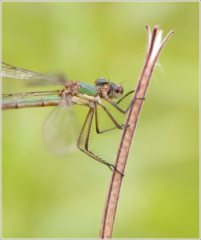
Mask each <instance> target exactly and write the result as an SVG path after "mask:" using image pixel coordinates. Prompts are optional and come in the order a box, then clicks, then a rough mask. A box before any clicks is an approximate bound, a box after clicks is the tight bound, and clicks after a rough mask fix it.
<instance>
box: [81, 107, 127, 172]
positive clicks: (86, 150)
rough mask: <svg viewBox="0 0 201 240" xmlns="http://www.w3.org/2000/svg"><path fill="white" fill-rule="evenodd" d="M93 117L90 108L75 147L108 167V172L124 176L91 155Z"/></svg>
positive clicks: (111, 165) (108, 164) (110, 165)
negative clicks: (83, 137)
mask: <svg viewBox="0 0 201 240" xmlns="http://www.w3.org/2000/svg"><path fill="white" fill-rule="evenodd" d="M93 115H94V109H93V108H90V110H89V112H88V114H87V117H86V119H85V122H84V124H83V127H82V129H81V132H80V135H79V138H78V141H77V147H78V148H79V149H80V150H81V151H82V152H84V153H85V154H87V155H88V156H89V157H91V158H93V159H95V160H96V161H98V162H100V163H102V164H104V165H106V166H108V167H109V169H110V170H112V169H114V170H115V171H117V172H119V173H120V174H121V175H122V176H124V175H123V174H122V173H121V172H120V171H119V170H117V169H116V167H115V166H114V165H113V164H111V163H108V162H106V161H104V160H103V159H101V158H100V157H98V156H97V155H95V154H94V153H92V152H91V151H90V150H89V137H90V131H91V126H92V120H93ZM88 121H89V123H88ZM87 123H88V126H87ZM87 127H88V128H87ZM85 128H87V133H86V137H85V142H84V148H82V147H81V141H82V136H83V133H84V130H85Z"/></svg>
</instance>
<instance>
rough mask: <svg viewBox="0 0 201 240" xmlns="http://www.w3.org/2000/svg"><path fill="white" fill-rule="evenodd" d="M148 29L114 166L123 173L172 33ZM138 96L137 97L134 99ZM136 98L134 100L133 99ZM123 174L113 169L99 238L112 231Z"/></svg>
mask: <svg viewBox="0 0 201 240" xmlns="http://www.w3.org/2000/svg"><path fill="white" fill-rule="evenodd" d="M146 28H147V31H148V45H147V53H146V59H145V63H144V67H143V70H142V74H141V76H140V79H139V81H138V85H137V88H136V91H135V94H134V96H133V104H132V106H131V109H130V111H129V114H128V117H127V122H126V126H128V125H129V127H127V128H125V129H124V131H123V134H122V138H121V142H120V145H119V149H118V153H117V157H116V162H115V167H116V169H118V171H120V172H122V173H124V171H125V166H126V162H127V158H128V154H129V150H130V147H131V143H132V139H133V135H134V132H135V129H136V125H137V120H138V117H139V114H140V110H141V107H142V104H143V99H144V98H145V94H146V91H147V87H148V85H149V81H150V77H151V75H152V72H153V69H154V66H155V63H156V60H157V58H158V56H159V53H160V51H161V49H162V48H163V46H164V45H165V43H166V41H167V40H168V38H169V37H170V35H171V34H172V33H173V31H170V32H169V33H168V34H167V36H166V37H165V38H164V40H163V41H161V39H162V30H159V29H158V26H155V27H154V29H153V32H152V34H151V31H150V27H149V26H146ZM136 98H138V99H136ZM134 99H136V100H134ZM122 180H123V176H122V175H121V174H119V172H117V171H113V174H112V178H111V181H110V185H109V191H108V195H107V199H106V203H105V208H104V212H103V218H102V222H101V228H100V232H99V238H111V237H112V232H113V225H114V220H115V214H116V209H117V204H118V199H119V194H120V188H121V184H122Z"/></svg>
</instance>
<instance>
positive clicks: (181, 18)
mask: <svg viewBox="0 0 201 240" xmlns="http://www.w3.org/2000/svg"><path fill="white" fill-rule="evenodd" d="M145 25H150V26H151V27H152V28H153V27H154V26H155V25H160V27H161V29H163V30H164V36H165V35H166V34H167V33H168V32H169V31H170V30H172V29H173V30H175V34H174V35H173V36H172V37H171V38H170V40H169V41H168V43H167V44H166V46H165V48H164V49H163V51H162V53H161V55H160V57H159V61H158V64H157V66H156V67H155V70H154V73H153V76H152V79H151V82H150V86H149V89H148V93H147V95H146V100H145V102H144V104H143V108H142V111H141V115H140V118H139V122H138V126H137V131H136V132H135V136H134V141H133V145H132V149H131V151H130V155H129V159H128V163H127V167H126V176H125V178H124V181H123V185H122V189H121V195H120V199H119V205H118V209H117V215H116V221H115V226H114V234H113V237H114V238H198V236H199V225H198V224H199V211H198V210H199V205H198V202H199V184H198V181H199V170H198V166H199V103H198V102H199V3H198V2H161V3H160V2H151V3H149V2H142V3H140V2H125V3H123V2H88V3H87V2H85V3H84V2H60V3H59V2H58V3H57V2H47V3H45V2H44V3H42V2H36V3H33V2H32V3H31V2H26V3H25V2H24V3H23V2H18V3H12V2H7V3H6V2H4V3H2V60H3V61H4V62H6V63H9V64H11V65H14V66H17V67H22V68H25V69H29V70H33V71H36V72H44V73H46V72H56V73H57V72H61V73H64V74H65V75H66V76H67V77H68V79H70V80H80V81H83V82H86V83H88V84H93V83H94V81H95V79H96V78H98V77H101V76H103V77H105V78H107V79H108V78H109V79H110V80H111V81H114V82H116V83H119V82H122V81H125V82H124V83H123V85H124V88H125V92H126V91H129V90H131V89H134V88H135V87H136V85H137V81H138V79H139V76H140V73H141V70H142V66H143V63H144V58H145V50H146V43H147V33H146V29H145ZM56 88H57V87H56ZM47 89H49V88H47V87H40V88H39V87H37V88H36V90H47ZM51 89H52V86H51ZM34 90H35V88H33V87H27V86H26V85H25V84H24V83H23V82H22V81H20V80H19V81H18V80H10V79H3V81H2V92H3V93H14V92H23V91H34ZM52 110H53V107H49V108H34V109H19V110H7V111H4V112H2V210H3V211H2V234H3V235H2V236H3V237H4V238H96V237H97V236H98V231H99V226H100V222H101V217H102V211H103V208H104V204H105V199H106V194H107V190H108V186H109V181H110V177H111V172H110V171H109V169H108V168H107V167H105V166H104V165H101V164H99V163H97V162H96V161H93V160H92V159H91V158H89V157H88V156H86V155H84V154H83V153H81V152H80V151H78V150H77V151H76V152H74V153H71V154H69V155H68V156H65V157H57V156H54V155H52V154H51V153H50V152H49V151H48V150H47V149H46V148H45V145H44V143H43V140H42V137H41V132H42V127H43V124H44V122H45V120H46V119H47V117H48V115H49V113H50V112H51V111H52ZM75 111H76V114H77V116H78V119H79V122H80V128H81V124H82V122H83V121H84V119H85V116H86V114H87V108H86V107H80V106H76V107H75ZM64 127H65V126H64ZM120 136H121V132H120V131H115V132H114V133H112V134H107V135H106V136H104V137H103V138H97V140H96V145H97V148H98V149H100V150H101V153H102V154H103V155H108V156H109V158H110V161H111V162H114V160H115V154H116V151H117V147H118V143H119V140H120ZM108 143H110V144H109V145H108ZM112 143H114V144H112Z"/></svg>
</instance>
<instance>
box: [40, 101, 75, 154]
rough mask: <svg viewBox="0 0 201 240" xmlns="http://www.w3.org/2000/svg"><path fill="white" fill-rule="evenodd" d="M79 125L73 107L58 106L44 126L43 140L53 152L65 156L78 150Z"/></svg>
mask: <svg viewBox="0 0 201 240" xmlns="http://www.w3.org/2000/svg"><path fill="white" fill-rule="evenodd" d="M79 130H80V128H79V124H78V121H77V119H76V116H75V114H74V112H73V108H72V106H66V105H64V106H58V107H56V108H55V109H54V110H53V112H51V114H50V115H49V117H48V119H47V120H46V122H45V124H44V126H43V131H42V134H43V139H44V141H45V144H46V145H47V147H48V148H49V149H50V150H51V152H53V153H55V154H57V155H65V154H68V153H70V152H72V151H75V150H76V149H77V138H78V136H79Z"/></svg>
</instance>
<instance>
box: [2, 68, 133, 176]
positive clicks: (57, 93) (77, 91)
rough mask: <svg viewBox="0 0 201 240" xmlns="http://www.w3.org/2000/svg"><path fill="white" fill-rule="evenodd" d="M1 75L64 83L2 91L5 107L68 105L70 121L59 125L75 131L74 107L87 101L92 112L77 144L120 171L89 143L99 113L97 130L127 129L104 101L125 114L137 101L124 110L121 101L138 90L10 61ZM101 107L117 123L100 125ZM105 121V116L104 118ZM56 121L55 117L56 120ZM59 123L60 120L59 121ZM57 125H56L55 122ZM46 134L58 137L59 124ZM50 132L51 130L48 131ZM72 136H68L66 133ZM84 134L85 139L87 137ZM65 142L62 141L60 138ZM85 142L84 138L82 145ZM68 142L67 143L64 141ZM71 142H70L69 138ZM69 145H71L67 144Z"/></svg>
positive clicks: (86, 104)
mask: <svg viewBox="0 0 201 240" xmlns="http://www.w3.org/2000/svg"><path fill="white" fill-rule="evenodd" d="M1 76H2V77H6V78H14V79H22V80H28V81H30V82H31V81H32V80H35V81H36V80H37V81H39V83H43V82H49V83H53V84H55V85H60V86H62V88H61V89H59V90H50V91H40V92H24V93H11V94H2V109H3V110H5V109H18V108H26V107H45V106H58V107H57V108H58V109H59V108H60V109H61V108H65V109H69V110H68V111H66V112H65V116H64V117H65V119H67V124H65V125H59V126H57V128H59V127H60V129H61V128H69V130H70V131H71V132H72V128H74V125H75V124H74V123H75V120H71V123H72V124H70V118H72V119H75V118H74V117H73V114H72V112H70V111H71V109H72V108H71V107H72V106H73V105H74V104H79V105H85V106H88V107H89V111H88V114H87V116H86V119H85V121H84V124H83V126H82V129H81V131H80V134H79V137H78V140H77V147H78V148H79V149H80V150H81V151H82V152H84V153H85V154H87V155H88V156H90V157H91V158H93V159H95V160H97V161H98V162H100V163H103V164H105V165H107V166H108V167H109V168H110V169H111V170H112V169H114V170H116V171H118V170H117V169H116V168H115V166H114V165H113V164H111V163H109V162H107V161H105V160H103V159H102V158H101V157H99V156H98V155H97V154H95V153H93V151H92V150H90V147H89V139H90V133H91V127H92V120H93V118H94V117H95V126H96V127H95V128H96V132H97V134H102V133H105V132H108V131H111V130H114V129H123V128H125V127H128V126H125V125H123V124H120V123H119V122H118V121H117V120H116V119H115V117H113V115H112V114H111V112H110V111H109V110H108V108H107V107H106V106H105V105H104V104H103V101H102V100H104V101H106V102H107V103H108V104H109V105H110V106H112V107H113V108H114V109H116V110H117V111H118V112H120V113H122V114H125V113H127V112H128V110H129V108H130V106H131V105H132V102H133V101H130V103H129V105H128V106H127V108H126V109H125V110H124V109H122V108H121V107H120V103H122V102H123V101H124V100H125V99H126V98H127V97H128V96H129V95H130V94H131V93H133V92H134V91H130V92H128V93H127V94H125V95H124V96H123V97H122V95H123V87H122V85H121V84H115V83H113V82H110V81H107V80H106V79H105V78H98V79H97V80H96V82H95V86H91V85H88V84H85V83H83V82H80V81H67V80H66V79H65V78H64V77H61V76H60V77H59V76H57V77H52V76H49V75H44V74H40V73H37V72H33V71H29V70H26V69H22V68H17V67H13V66H11V65H9V64H6V63H2V71H1ZM118 98H119V100H118V101H117V102H115V101H113V99H118ZM98 107H100V108H101V109H102V110H103V111H104V112H105V114H106V115H107V117H108V118H109V119H110V120H111V121H112V123H113V127H110V128H108V129H104V130H101V129H100V120H99V116H98ZM58 117H59V116H58V114H56V113H55V114H53V116H50V119H51V118H52V119H55V118H58ZM50 119H47V124H46V125H47V128H48V126H50V123H49V122H52V120H51V121H50ZM101 121H103V120H101ZM53 122H54V120H53ZM57 125H58V124H57ZM53 128H54V126H53ZM49 130H50V129H48V134H46V135H47V137H46V140H47V141H51V140H52V139H53V141H56V139H55V138H59V137H60V136H59V135H60V133H61V130H57V129H56V127H55V129H54V130H52V131H53V133H51V132H52V131H49ZM46 132H47V131H46ZM65 138H68V136H65ZM83 138H84V140H83ZM59 142H61V141H59ZM82 142H84V144H83V146H82V144H81V143H82ZM64 144H65V143H64ZM66 144H67V142H66ZM64 147H66V148H67V146H65V145H64Z"/></svg>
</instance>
